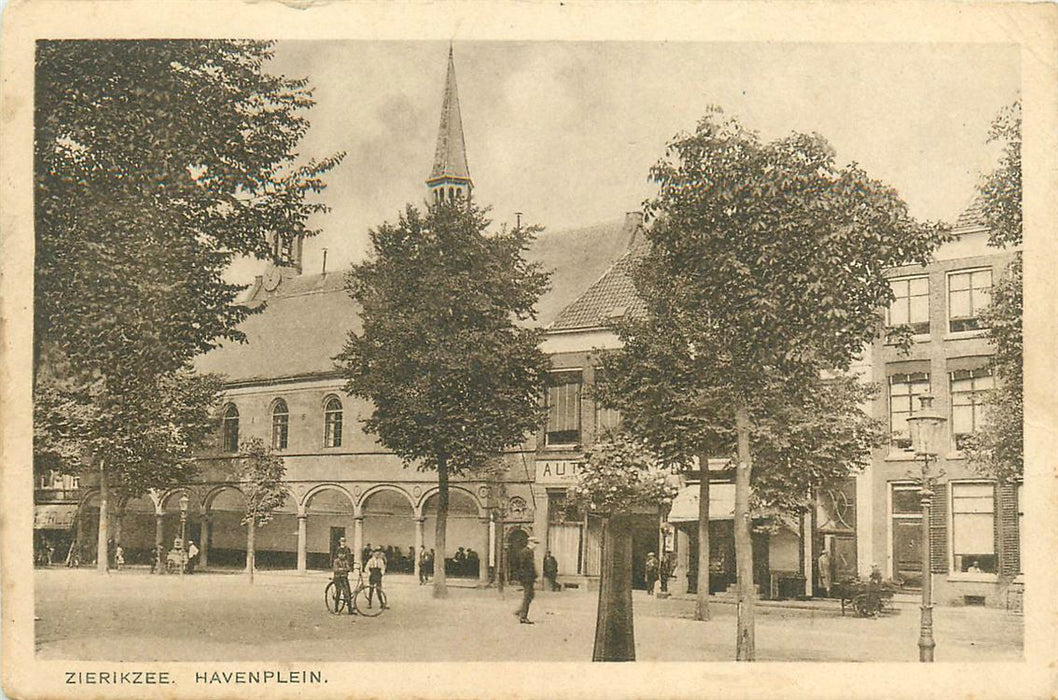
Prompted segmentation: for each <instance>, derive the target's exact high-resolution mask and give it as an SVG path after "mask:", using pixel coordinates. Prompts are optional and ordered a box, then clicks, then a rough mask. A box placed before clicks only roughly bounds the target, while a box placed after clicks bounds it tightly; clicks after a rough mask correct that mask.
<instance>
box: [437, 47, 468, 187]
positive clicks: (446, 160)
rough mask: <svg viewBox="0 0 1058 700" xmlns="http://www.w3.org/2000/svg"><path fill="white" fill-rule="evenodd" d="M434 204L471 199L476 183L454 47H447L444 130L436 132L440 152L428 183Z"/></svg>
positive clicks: (443, 111) (442, 118)
mask: <svg viewBox="0 0 1058 700" xmlns="http://www.w3.org/2000/svg"><path fill="white" fill-rule="evenodd" d="M426 187H427V188H428V189H429V190H430V193H431V196H432V200H433V202H434V203H439V202H444V201H454V200H455V199H456V198H457V197H462V198H465V199H468V198H469V197H470V190H471V188H472V187H473V183H472V182H471V180H470V169H469V168H468V167H467V147H466V142H465V141H464V140H463V119H462V117H461V116H460V114H459V92H458V90H457V89H456V64H455V59H454V58H453V57H452V46H451V44H449V46H448V74H447V76H445V91H444V100H443V101H442V103H441V126H440V128H439V129H438V130H437V150H436V151H435V152H434V159H433V169H432V170H431V171H430V177H429V178H427V180H426Z"/></svg>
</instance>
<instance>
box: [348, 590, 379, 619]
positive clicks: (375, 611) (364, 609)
mask: <svg viewBox="0 0 1058 700" xmlns="http://www.w3.org/2000/svg"><path fill="white" fill-rule="evenodd" d="M370 590H371V588H370V587H369V586H364V587H363V588H358V589H356V595H355V596H353V607H355V608H356V612H357V613H358V614H360V615H363V616H364V617H378V616H379V615H381V614H382V611H383V610H385V609H386V594H385V593H383V592H382V591H375V593H377V594H378V595H377V596H374V597H375V600H374V604H373V605H371V604H370V603H368V600H367V592H368V591H370ZM369 605H370V607H368V606H369Z"/></svg>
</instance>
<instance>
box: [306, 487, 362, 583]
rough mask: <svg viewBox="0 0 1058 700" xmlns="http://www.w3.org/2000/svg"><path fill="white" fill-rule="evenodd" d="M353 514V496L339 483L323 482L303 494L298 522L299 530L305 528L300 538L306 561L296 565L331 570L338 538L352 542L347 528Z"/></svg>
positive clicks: (350, 523) (354, 511)
mask: <svg viewBox="0 0 1058 700" xmlns="http://www.w3.org/2000/svg"><path fill="white" fill-rule="evenodd" d="M355 514H356V509H355V506H354V505H353V498H352V496H350V495H349V492H348V491H346V490H345V489H344V488H342V487H341V486H338V485H335V484H323V485H321V486H318V487H316V488H315V489H313V490H312V491H310V492H309V493H308V494H307V495H306V496H305V510H304V513H303V515H304V518H305V519H304V521H302V522H303V523H304V524H302V523H298V532H301V531H302V530H303V531H304V536H303V537H301V538H300V539H301V542H302V545H301V546H302V547H303V551H304V562H305V563H304V566H302V564H301V561H299V562H298V568H299V569H302V568H309V569H330V568H331V553H332V552H333V551H334V550H335V549H336V548H337V547H338V538H339V537H345V538H347V540H348V541H349V543H350V544H351V543H352V542H353V538H352V537H351V534H352V533H351V532H349V530H350V529H351V527H352V525H353V517H354V515H355ZM299 559H301V555H300V554H299Z"/></svg>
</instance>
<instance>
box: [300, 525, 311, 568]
mask: <svg viewBox="0 0 1058 700" xmlns="http://www.w3.org/2000/svg"><path fill="white" fill-rule="evenodd" d="M308 526H309V514H308V513H299V514H298V573H301V574H303V573H305V572H306V571H307V570H308V541H307V540H308V532H309V528H308Z"/></svg>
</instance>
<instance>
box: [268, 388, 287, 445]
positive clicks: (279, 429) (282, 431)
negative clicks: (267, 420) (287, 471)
mask: <svg viewBox="0 0 1058 700" xmlns="http://www.w3.org/2000/svg"><path fill="white" fill-rule="evenodd" d="M280 409H282V410H280ZM270 415H271V417H272V449H273V450H285V449H287V447H288V446H289V445H290V407H289V406H288V405H287V402H286V401H284V400H283V399H276V400H275V401H273V402H272V410H271V411H270Z"/></svg>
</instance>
